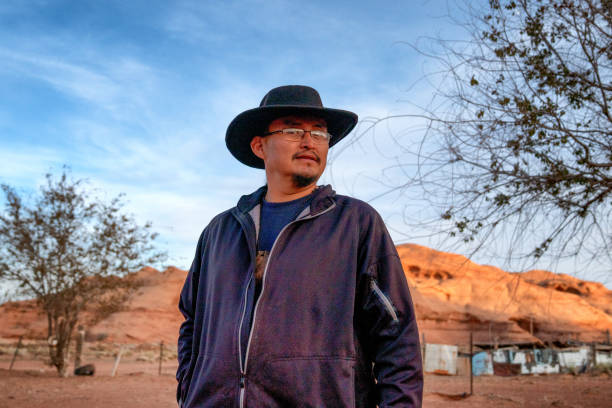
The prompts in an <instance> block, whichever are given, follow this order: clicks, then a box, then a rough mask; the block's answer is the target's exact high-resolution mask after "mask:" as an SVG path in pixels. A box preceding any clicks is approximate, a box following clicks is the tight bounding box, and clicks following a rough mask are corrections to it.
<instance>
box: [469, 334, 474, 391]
mask: <svg viewBox="0 0 612 408" xmlns="http://www.w3.org/2000/svg"><path fill="white" fill-rule="evenodd" d="M473 356H474V337H473V334H472V332H471V331H470V395H474V374H473V373H472V370H473V368H472V357H473Z"/></svg>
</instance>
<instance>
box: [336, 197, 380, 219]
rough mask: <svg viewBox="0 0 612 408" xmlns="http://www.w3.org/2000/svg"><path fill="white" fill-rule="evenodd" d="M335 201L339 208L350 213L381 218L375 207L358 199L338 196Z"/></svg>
mask: <svg viewBox="0 0 612 408" xmlns="http://www.w3.org/2000/svg"><path fill="white" fill-rule="evenodd" d="M334 199H335V201H336V205H337V206H339V207H341V208H344V209H346V210H349V211H354V212H356V213H358V214H359V215H361V216H371V217H380V214H379V213H378V211H376V209H375V208H374V207H372V206H371V205H370V204H368V203H367V202H365V201H363V200H360V199H358V198H355V197H351V196H346V195H342V194H336V196H335V197H334Z"/></svg>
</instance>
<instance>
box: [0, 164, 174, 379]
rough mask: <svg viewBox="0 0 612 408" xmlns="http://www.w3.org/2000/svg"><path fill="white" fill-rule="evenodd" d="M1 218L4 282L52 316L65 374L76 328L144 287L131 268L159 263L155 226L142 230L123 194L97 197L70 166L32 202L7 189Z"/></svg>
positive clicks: (54, 354) (52, 347) (54, 349)
mask: <svg viewBox="0 0 612 408" xmlns="http://www.w3.org/2000/svg"><path fill="white" fill-rule="evenodd" d="M2 191H3V192H4V195H5V199H6V203H5V209H4V211H3V213H2V214H1V215H0V281H10V282H13V283H14V284H17V286H18V290H19V292H20V295H21V296H28V297H34V298H36V300H37V302H38V304H39V305H40V307H41V308H42V310H43V311H44V313H45V314H46V315H47V321H48V336H49V356H50V359H51V362H52V364H53V365H54V366H55V367H56V368H57V370H58V373H59V374H60V375H62V376H64V375H66V367H67V361H66V359H67V356H66V352H67V350H68V347H69V344H70V339H71V336H72V333H73V331H74V328H75V326H76V324H77V322H79V319H80V318H82V317H83V312H85V311H88V312H90V313H89V315H90V316H93V318H94V319H97V318H102V317H104V316H105V315H107V314H109V313H112V312H114V311H117V310H119V309H120V308H121V305H122V304H123V302H124V301H125V300H126V299H127V298H128V296H129V295H130V294H131V293H132V291H133V290H134V289H136V288H137V287H138V285H139V282H138V281H137V279H135V278H134V274H130V272H132V271H136V270H137V269H139V268H141V267H142V266H143V265H145V264H148V263H153V262H157V261H159V260H160V259H161V258H162V257H163V254H162V253H160V252H156V251H155V249H154V247H153V245H152V242H153V240H154V239H155V237H156V234H155V233H151V232H150V229H151V224H150V223H147V224H145V225H144V226H138V225H137V224H136V223H135V221H134V220H133V219H132V218H131V217H130V216H128V215H125V214H123V213H122V212H121V209H122V206H123V203H122V201H121V196H118V197H116V198H114V199H112V200H111V201H110V202H108V203H104V202H102V201H99V200H95V199H92V198H91V197H90V195H89V194H88V193H87V191H86V190H85V189H84V188H83V180H76V181H73V180H71V179H70V178H69V177H68V174H67V171H66V169H64V171H63V172H62V174H61V176H60V177H59V178H57V179H55V178H54V177H53V176H52V175H51V174H47V176H46V185H43V186H42V187H41V188H40V195H39V196H38V197H36V199H35V200H33V202H32V203H31V204H28V203H27V202H25V201H24V199H23V198H22V197H21V196H20V195H19V194H18V193H17V192H16V191H15V189H14V188H11V187H10V186H8V185H5V184H3V185H2Z"/></svg>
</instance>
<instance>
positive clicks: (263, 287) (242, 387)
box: [238, 203, 336, 408]
mask: <svg viewBox="0 0 612 408" xmlns="http://www.w3.org/2000/svg"><path fill="white" fill-rule="evenodd" d="M335 207H336V203H332V205H331V206H330V207H329V208H327V209H325V210H324V211H321V212H320V213H318V214H315V215H310V216H305V217H302V218H297V219H295V220H293V221H291V222H290V223H288V224H287V225H285V226H284V227H283V229H281V230H280V232H279V233H278V235H277V236H276V239H275V240H274V243H273V244H272V248H270V253H269V254H268V261H267V262H266V266H265V267H264V273H263V276H262V278H261V293H260V294H259V297H258V298H257V302H255V308H254V310H253V322H252V323H251V330H250V332H249V340H248V341H247V349H246V354H245V358H244V369H243V368H242V350H239V352H240V362H241V367H240V368H241V370H242V371H241V376H240V408H244V394H245V389H246V383H245V381H246V380H245V378H246V370H247V364H248V363H249V350H250V348H251V337H252V336H253V331H254V329H255V322H256V317H257V306H258V305H259V302H260V300H261V298H262V297H263V294H264V291H265V290H266V272H268V265H270V261H271V260H272V253H273V252H274V247H275V246H276V243H277V242H278V239H279V238H280V237H281V235H282V234H283V232H285V230H286V229H287V227H289V226H290V225H291V224H293V223H296V222H298V221H304V220H309V219H312V218H316V217H318V216H319V215H323V214H325V213H326V212H328V211H331V210H332V209H334V208H335ZM249 284H250V283H249ZM247 292H248V285H247ZM246 296H247V293H245V307H244V310H246ZM242 317H243V318H244V311H243V316H242ZM239 330H240V332H242V319H241V321H240V327H239ZM239 335H240V334H239ZM238 344H239V346H238V347H239V348H240V342H238Z"/></svg>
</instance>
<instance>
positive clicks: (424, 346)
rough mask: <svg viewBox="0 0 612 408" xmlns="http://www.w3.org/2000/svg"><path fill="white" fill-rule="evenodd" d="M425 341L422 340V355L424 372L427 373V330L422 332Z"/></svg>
mask: <svg viewBox="0 0 612 408" xmlns="http://www.w3.org/2000/svg"><path fill="white" fill-rule="evenodd" d="M421 337H422V339H423V341H421V357H422V358H423V373H425V366H426V363H425V350H427V342H426V341H425V332H423V333H421Z"/></svg>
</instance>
